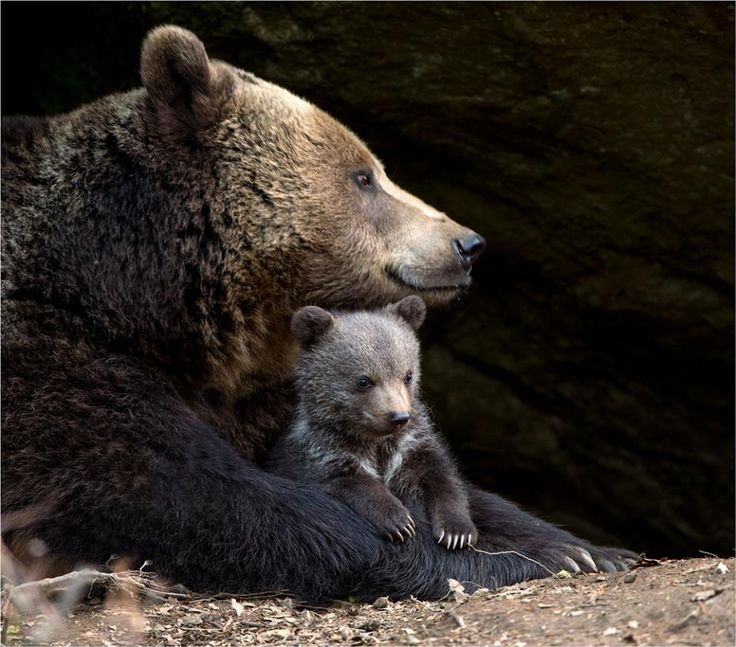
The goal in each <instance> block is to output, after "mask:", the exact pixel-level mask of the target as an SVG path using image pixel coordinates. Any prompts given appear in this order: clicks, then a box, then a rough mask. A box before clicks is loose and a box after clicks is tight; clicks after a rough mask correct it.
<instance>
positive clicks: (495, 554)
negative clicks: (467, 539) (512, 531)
mask: <svg viewBox="0 0 736 647" xmlns="http://www.w3.org/2000/svg"><path fill="white" fill-rule="evenodd" d="M469 548H470V549H471V550H474V551H475V552H476V553H482V554H483V555H490V556H491V557H496V556H498V555H516V556H517V557H522V558H524V559H526V560H527V561H529V562H532V563H533V564H536V565H537V566H539V567H540V568H543V569H544V570H545V571H547V572H548V573H549V574H550V575H552V576H553V577H555V576H556V575H557V573H555V572H554V571H552V570H551V569H549V568H547V567H546V566H545V565H544V564H542V563H541V562H538V561H537V560H536V559H532V558H531V557H527V556H526V555H524V554H523V553H520V552H519V551H518V550H500V551H498V552H497V553H490V552H488V551H487V550H481V549H480V548H476V547H475V546H472V545H471V546H470V547H469Z"/></svg>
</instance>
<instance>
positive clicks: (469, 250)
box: [453, 231, 486, 271]
mask: <svg viewBox="0 0 736 647" xmlns="http://www.w3.org/2000/svg"><path fill="white" fill-rule="evenodd" d="M453 243H454V245H455V250H456V251H457V255H458V256H459V257H460V264H461V265H462V266H463V269H465V270H466V271H467V270H469V269H470V266H471V265H472V264H473V263H474V262H475V261H476V260H477V259H478V257H479V256H480V255H481V254H482V253H483V250H484V249H485V248H486V239H485V238H483V236H481V235H480V234H476V233H475V232H474V231H471V232H470V233H469V234H468V235H467V236H465V237H463V238H459V239H457V238H456V239H455V240H454V241H453Z"/></svg>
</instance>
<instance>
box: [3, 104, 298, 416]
mask: <svg viewBox="0 0 736 647" xmlns="http://www.w3.org/2000/svg"><path fill="white" fill-rule="evenodd" d="M148 103H149V99H148V98H147V96H146V95H145V93H144V92H142V91H140V90H138V91H133V92H130V93H127V94H122V95H115V96H111V97H107V98H105V99H102V100H100V101H98V102H96V103H93V104H89V105H87V106H85V107H83V108H81V109H80V110H78V111H76V112H74V113H71V114H69V115H63V116H60V117H56V118H52V119H49V120H29V119H27V118H15V119H13V118H11V119H6V120H4V122H3V155H2V161H3V174H4V180H5V181H4V182H3V196H2V201H3V207H4V212H5V214H4V215H5V217H4V220H3V234H4V241H5V244H4V249H3V263H4V279H3V288H4V291H5V294H7V295H8V298H16V299H30V300H35V301H39V302H43V303H47V304H52V305H54V306H55V307H58V308H62V309H66V310H69V311H73V312H74V313H75V314H77V315H78V316H80V318H81V319H82V320H83V321H84V322H85V324H86V325H87V326H88V328H89V333H90V336H91V337H93V338H94V339H96V340H97V342H98V343H100V344H103V345H104V346H106V347H108V348H111V349H114V350H117V351H122V352H125V353H132V354H136V355H139V356H141V357H143V358H145V359H146V361H154V362H155V363H157V364H159V365H161V366H163V367H164V368H165V369H168V371H169V372H170V373H171V374H176V375H179V376H182V375H183V376H185V377H184V383H186V381H187V380H191V383H190V384H189V385H188V386H189V387H190V388H191V390H192V391H193V392H194V391H196V390H198V389H201V388H203V387H205V386H207V387H209V388H211V389H217V390H219V391H220V392H221V395H222V397H223V398H224V401H225V402H230V401H232V400H233V399H234V398H235V397H236V396H238V395H243V394H246V395H247V394H248V393H249V392H250V391H252V390H253V389H254V388H255V387H256V385H257V386H258V387H263V386H264V385H267V384H270V383H275V382H278V381H281V380H283V379H284V378H285V376H287V375H288V374H289V373H290V371H291V370H292V369H293V365H294V360H295V346H294V344H293V343H292V342H290V341H287V339H288V337H287V335H288V317H289V315H290V301H291V295H290V294H289V293H288V292H286V291H283V290H279V286H278V285H275V284H274V283H276V282H277V280H272V279H271V275H270V274H271V272H270V270H269V266H271V267H273V266H274V265H276V263H278V266H279V270H280V273H281V274H282V275H283V274H287V275H288V274H289V273H290V269H289V267H288V266H286V267H285V261H284V255H283V254H280V255H279V258H278V260H277V261H273V259H270V258H269V257H268V254H267V253H266V252H263V251H259V256H258V258H254V259H253V260H252V263H251V264H250V265H249V266H248V270H249V272H250V275H249V276H246V277H243V276H242V269H241V268H240V267H239V272H240V274H239V275H238V276H236V277H232V276H231V274H232V273H231V271H230V267H231V266H232V263H229V258H228V251H227V249H226V246H225V245H224V244H223V237H225V236H228V235H232V234H231V233H230V232H228V227H230V226H231V225H232V219H231V218H230V216H229V214H228V213H227V208H226V207H224V206H223V202H222V201H220V200H218V189H219V188H220V187H219V184H220V182H221V178H220V176H219V174H218V169H217V165H216V164H215V163H214V162H213V161H212V160H210V158H209V156H208V149H207V148H206V147H205V146H202V145H199V144H198V143H197V142H187V141H185V140H182V141H178V142H171V141H164V140H163V139H162V137H161V136H159V134H158V133H157V131H156V128H155V127H154V126H152V122H153V117H152V110H151V108H150V106H149V105H148ZM257 202H258V201H257V200H254V205H253V206H252V207H250V206H247V207H246V208H249V209H252V210H253V212H254V213H253V214H252V216H251V217H252V220H253V221H254V222H255V221H257V219H258V217H259V214H258V213H257V209H258V208H259V205H258V204H256V203H257ZM269 215H270V214H269ZM266 233H267V232H264V230H263V228H262V227H261V228H258V227H253V228H251V229H250V230H249V231H244V232H238V234H237V235H239V236H241V237H242V238H245V239H249V244H250V246H251V247H252V248H257V249H259V250H265V249H268V247H269V246H268V244H264V243H268V241H262V240H257V237H258V236H259V235H265V234H266ZM281 235H283V232H281ZM272 261H273V262H272ZM241 265H242V264H241ZM244 279H245V280H244ZM292 282H293V281H292ZM272 284H274V285H272ZM264 285H270V287H269V288H268V289H265V288H264ZM249 286H253V287H252V290H251V291H249ZM264 294H268V295H271V297H272V298H271V299H270V300H269V301H263V295H264ZM274 297H276V298H274ZM202 376H206V377H205V378H204V380H205V383H202V379H203V378H202Z"/></svg>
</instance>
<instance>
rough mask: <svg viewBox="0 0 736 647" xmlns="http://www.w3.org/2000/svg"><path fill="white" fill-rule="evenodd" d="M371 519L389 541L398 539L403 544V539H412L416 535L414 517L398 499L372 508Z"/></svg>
mask: <svg viewBox="0 0 736 647" xmlns="http://www.w3.org/2000/svg"><path fill="white" fill-rule="evenodd" d="M371 520H372V521H373V523H374V524H376V526H378V528H379V530H380V531H381V532H382V533H383V536H384V537H385V538H386V539H388V540H389V541H391V542H394V541H398V542H400V543H402V544H403V543H404V540H406V539H414V538H415V537H416V536H417V531H416V525H415V523H414V519H412V518H411V515H410V514H409V511H408V510H407V509H406V508H405V507H404V506H403V505H402V504H401V503H400V502H399V501H398V500H397V501H395V502H392V503H391V504H386V505H383V506H381V507H380V508H378V509H375V510H373V513H372V515H371Z"/></svg>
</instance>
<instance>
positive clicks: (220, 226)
mask: <svg viewBox="0 0 736 647" xmlns="http://www.w3.org/2000/svg"><path fill="white" fill-rule="evenodd" d="M141 75H142V78H143V84H144V87H145V91H146V106H147V111H148V113H147V115H146V123H147V124H149V127H150V129H151V130H152V131H153V132H154V133H155V138H156V140H157V141H161V140H162V139H163V140H165V142H164V144H165V146H166V147H167V152H166V154H167V155H170V156H171V155H173V156H175V157H177V158H178V159H180V160H182V162H181V163H185V164H189V165H190V166H191V165H195V164H199V165H201V167H202V177H203V178H206V181H203V183H202V186H203V189H202V190H203V191H204V193H205V194H206V196H205V200H206V201H207V204H206V208H207V209H206V213H207V214H208V218H210V220H211V226H212V228H213V230H214V232H216V234H217V235H218V236H219V239H220V240H221V241H222V246H223V253H224V256H225V268H226V269H225V272H226V275H227V276H226V277H225V280H226V283H227V285H228V288H229V290H230V291H231V294H232V296H233V298H234V299H235V300H236V301H237V300H240V301H242V302H247V301H249V300H252V298H253V296H254V295H253V292H254V291H255V290H256V288H254V285H256V284H257V290H258V298H260V299H264V300H268V299H269V298H272V297H273V299H274V300H278V302H280V303H289V304H293V305H294V306H297V305H299V304H301V303H316V304H319V305H321V306H325V307H340V308H346V309H356V308H364V307H371V306H382V305H385V304H386V303H390V302H393V301H397V300H398V299H400V298H402V297H404V296H407V295H409V294H420V295H421V296H422V298H423V299H424V300H425V301H426V302H427V303H428V304H430V305H433V304H440V303H444V302H448V301H449V300H451V299H452V298H453V297H454V296H456V295H457V294H458V292H459V291H460V290H462V289H463V288H465V287H467V286H468V285H469V284H470V281H471V279H470V269H471V266H472V264H473V262H474V261H475V260H476V259H477V257H478V255H479V254H480V253H481V251H482V250H483V248H484V246H485V241H484V240H483V238H482V237H481V236H480V235H479V234H477V233H475V232H473V231H471V230H469V229H467V228H466V227H463V226H461V225H459V224H457V223H456V222H454V221H453V220H451V219H450V218H449V217H447V216H446V215H445V214H443V213H441V212H439V211H437V210H436V209H433V208H432V207H430V206H429V205H427V204H425V203H424V202H422V201H421V200H420V199H418V198H416V197H414V196H413V195H410V194H409V193H407V192H406V191H404V190H402V189H401V188H399V187H398V186H396V185H395V184H394V183H393V182H392V181H391V180H390V179H389V178H388V176H387V175H386V172H385V170H384V168H383V166H382V165H381V163H380V162H379V161H378V160H377V159H376V157H375V156H374V155H373V154H372V153H371V152H370V151H369V150H368V148H367V147H366V146H365V144H363V142H362V141H360V139H358V138H357V137H356V136H355V135H354V134H353V133H352V132H350V131H349V130H348V129H347V128H345V127H344V126H343V125H342V124H340V123H339V122H337V121H336V120H335V119H333V118H332V117H330V116H329V115H328V114H326V113H325V112H323V111H321V110H319V109H318V108H316V107H315V106H313V105H312V104H310V103H308V102H307V101H304V100H302V99H300V98H298V97H296V96H294V95H293V94H291V93H290V92H288V91H286V90H284V89H282V88H280V87H278V86H276V85H273V84H271V83H268V82H266V81H263V80H261V79H259V78H257V77H255V76H253V75H251V74H249V73H247V72H244V71H242V70H239V69H237V68H234V67H232V66H230V65H228V64H226V63H222V62H219V61H211V60H210V59H209V58H208V56H207V53H206V51H205V48H204V46H203V45H202V43H201V42H200V41H199V40H198V39H197V38H196V36H195V35H194V34H192V33H191V32H188V31H186V30H183V29H180V28H178V27H172V26H164V27H159V28H157V29H155V30H154V31H152V32H151V33H150V34H149V35H148V37H147V39H146V41H145V42H144V44H143V50H142V57H141ZM177 150H178V151H180V153H181V155H178V154H177V153H175V152H173V151H177ZM197 208H198V209H200V210H201V209H202V208H203V207H202V206H201V205H197ZM200 212H201V211H200ZM198 213H199V212H198ZM264 277H267V278H268V280H269V281H270V283H269V284H268V285H270V286H271V287H272V288H273V290H272V293H271V294H266V293H265V292H266V290H265V289H264V281H265V278H264Z"/></svg>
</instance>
